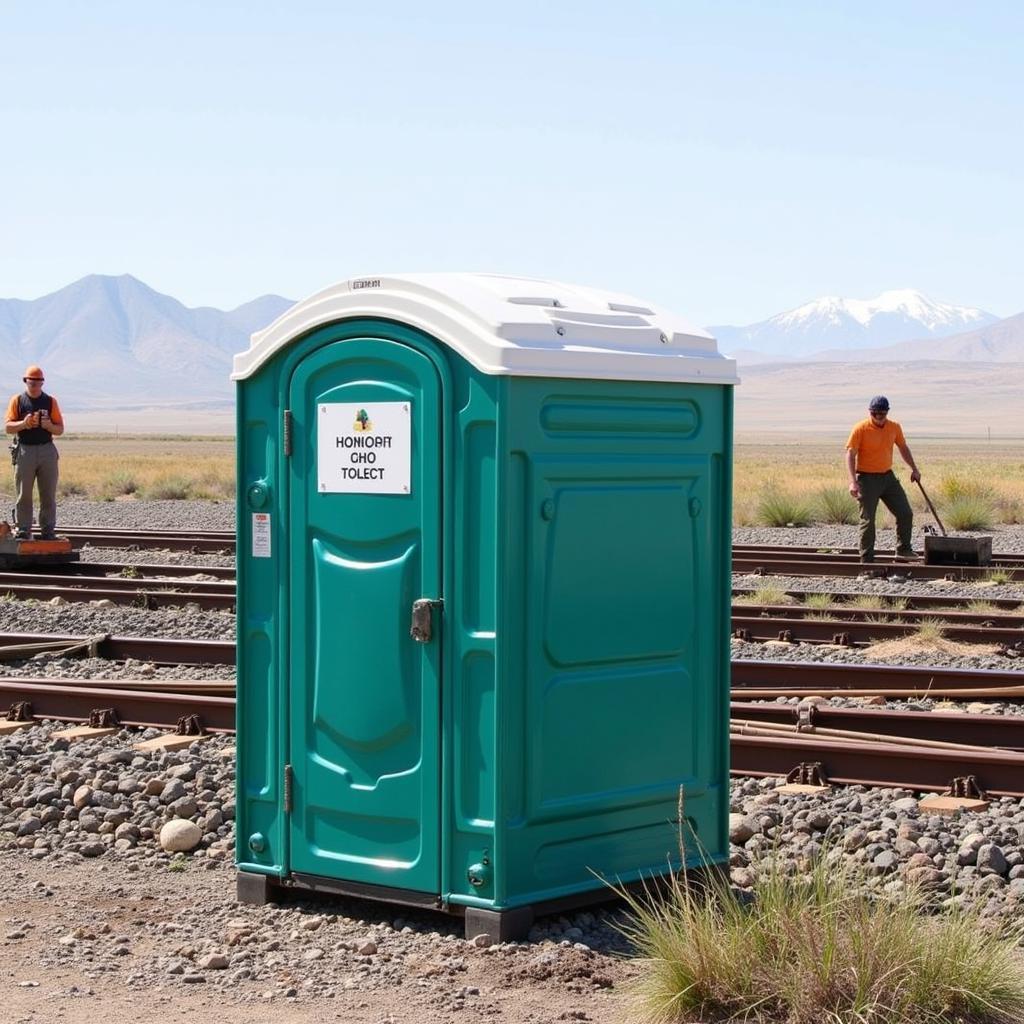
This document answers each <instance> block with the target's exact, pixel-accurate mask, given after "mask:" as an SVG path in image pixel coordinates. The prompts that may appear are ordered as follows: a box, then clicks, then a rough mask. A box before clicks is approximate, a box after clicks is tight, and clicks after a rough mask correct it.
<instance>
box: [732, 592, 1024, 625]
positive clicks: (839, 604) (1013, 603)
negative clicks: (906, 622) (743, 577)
mask: <svg viewBox="0 0 1024 1024" xmlns="http://www.w3.org/2000/svg"><path fill="white" fill-rule="evenodd" d="M772 589H773V590H774V589H775V588H774V587H773V588H772ZM756 593H757V591H756V590H752V589H750V588H749V587H747V588H744V587H736V588H734V589H733V599H734V600H735V598H736V597H737V596H738V595H743V594H756ZM779 593H784V594H786V595H787V596H789V597H792V598H795V599H796V600H797V601H800V602H803V601H805V600H806V599H807V598H808V597H828V598H829V599H830V600H831V601H832V602H833V604H832V606H831V607H829V608H811V607H809V606H808V605H806V604H804V605H786V606H785V607H787V608H798V607H804V608H807V610H808V611H817V612H821V611H829V612H831V611H833V610H841V609H842V608H844V607H848V608H852V607H854V604H855V602H856V601H858V600H863V599H864V598H866V597H872V598H877V599H878V600H879V601H881V602H886V601H891V602H899V604H898V608H897V605H895V604H893V605H885V606H883V605H881V604H880V605H879V606H878V607H877V608H874V609H867V608H862V609H859V610H862V611H875V612H878V613H885V612H888V611H890V610H898V609H902V610H904V611H933V610H935V609H937V608H939V609H941V608H949V609H952V610H956V609H957V608H961V609H962V608H965V607H967V606H968V605H969V604H971V603H973V602H977V603H984V604H985V605H987V606H988V607H989V609H990V612H991V613H992V614H1012V613H1013V612H1019V613H1020V615H1021V617H1022V618H1024V601H1021V600H1020V599H1018V598H1014V597H993V596H991V595H990V594H988V593H986V594H985V595H984V596H979V597H977V598H973V597H950V596H949V595H948V594H927V595H921V594H913V595H903V594H889V595H885V594H863V593H853V592H842V593H841V592H839V591H829V592H828V593H823V592H821V591H808V590H780V591H779ZM737 603H739V602H737ZM747 607H760V606H755V605H748V606H747ZM979 614H985V613H979Z"/></svg>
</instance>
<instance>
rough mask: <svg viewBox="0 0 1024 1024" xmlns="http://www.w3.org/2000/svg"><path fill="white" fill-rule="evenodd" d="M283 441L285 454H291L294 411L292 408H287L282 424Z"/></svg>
mask: <svg viewBox="0 0 1024 1024" xmlns="http://www.w3.org/2000/svg"><path fill="white" fill-rule="evenodd" d="M281 441H282V444H283V445H284V453H285V455H291V453H292V411H291V409H285V411H284V421H283V423H282V426H281Z"/></svg>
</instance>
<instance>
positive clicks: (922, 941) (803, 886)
mask: <svg viewBox="0 0 1024 1024" xmlns="http://www.w3.org/2000/svg"><path fill="white" fill-rule="evenodd" d="M778 865H779V862H778V861H777V860H773V861H771V862H770V863H769V864H767V865H762V869H761V871H760V872H759V874H758V878H757V882H756V884H755V887H754V892H753V900H752V902H750V903H747V902H745V901H742V902H741V900H740V899H739V898H738V897H737V896H736V894H735V893H734V892H733V891H732V890H731V889H730V887H729V885H728V882H727V881H725V880H722V879H715V880H712V882H711V883H710V884H709V885H706V886H703V887H700V888H698V887H696V886H694V885H691V884H688V883H687V882H686V881H685V880H684V881H676V883H675V884H674V885H673V887H672V889H671V891H670V893H669V895H668V898H666V899H664V900H659V899H656V898H653V897H652V898H637V897H630V896H626V899H627V900H628V901H629V903H630V906H631V909H632V911H633V918H632V922H631V923H628V924H626V925H625V926H623V931H624V932H625V934H626V935H627V936H628V938H629V939H630V940H631V941H632V942H633V944H634V946H635V948H636V950H637V952H638V954H639V956H640V957H641V958H642V961H643V968H644V970H643V973H642V976H641V978H640V980H639V982H638V983H637V985H636V987H635V989H634V992H633V999H634V1002H635V1009H636V1011H637V1012H636V1014H635V1016H634V1019H641V1020H645V1021H651V1022H653V1024H686V1022H693V1024H696V1022H701V1024H719V1022H726V1021H740V1020H742V1021H746V1022H748V1024H811V1022H814V1024H817V1022H824V1024H855V1022H856V1024H954V1022H971V1024H1009V1022H1011V1021H1019V1020H1020V1019H1021V1018H1022V1017H1024V964H1022V961H1021V958H1020V957H1019V955H1018V951H1017V949H1016V936H1012V937H999V936H995V935H993V934H992V933H991V932H990V931H989V930H987V929H985V928H984V927H982V925H981V921H980V918H979V916H978V913H976V912H971V911H965V910H952V911H948V912H946V913H942V914H938V915H932V914H929V913H928V911H929V910H930V909H931V908H930V905H929V901H928V900H927V898H926V897H925V896H924V895H923V894H922V893H920V892H919V891H916V890H913V889H911V890H909V891H907V892H905V893H904V894H899V895H897V894H894V895H892V896H891V897H882V896H872V895H868V894H867V893H866V892H865V888H866V883H867V879H866V876H865V875H864V874H862V873H859V872H858V869H856V868H853V867H851V866H848V865H847V864H846V863H844V862H843V861H842V860H841V859H834V858H831V857H821V858H819V859H818V860H817V862H816V864H815V865H814V866H813V868H812V869H811V871H810V873H809V874H808V875H804V876H798V877H790V876H787V875H786V874H785V872H784V871H783V869H782V868H781V867H780V866H778Z"/></svg>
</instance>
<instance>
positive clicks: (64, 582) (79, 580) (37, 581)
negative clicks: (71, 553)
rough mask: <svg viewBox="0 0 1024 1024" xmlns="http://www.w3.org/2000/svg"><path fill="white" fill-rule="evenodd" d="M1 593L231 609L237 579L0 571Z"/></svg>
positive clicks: (25, 597)
mask: <svg viewBox="0 0 1024 1024" xmlns="http://www.w3.org/2000/svg"><path fill="white" fill-rule="evenodd" d="M77 564H79V565H81V564H82V563H77ZM0 596H7V597H15V598H18V599H20V600H36V601H51V600H53V598H55V597H57V598H61V599H62V600H64V601H99V600H107V601H113V602H114V603H115V604H123V605H132V606H134V607H137V608H166V607H172V606H176V605H182V604H196V605H198V606H199V607H200V608H207V609H213V610H221V611H231V610H233V609H234V607H235V581H234V580H233V579H219V580H191V579H185V578H182V577H181V576H177V577H174V578H171V579H168V578H166V577H160V576H91V575H84V574H81V573H59V574H58V573H42V572H4V571H0Z"/></svg>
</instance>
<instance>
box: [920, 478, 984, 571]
mask: <svg viewBox="0 0 1024 1024" xmlns="http://www.w3.org/2000/svg"><path fill="white" fill-rule="evenodd" d="M917 486H918V487H920V488H921V493H922V494H923V495H924V500H925V501H927V502H928V507H929V508H930V509H931V510H932V515H933V516H935V522H937V523H938V524H939V529H940V530H941V531H942V536H941V537H936V536H935V534H933V533H932V534H926V535H925V538H924V562H925V565H991V564H992V538H991V537H950V536H949V535H948V534H947V533H946V528H945V527H944V526H943V525H942V520H941V519H940V518H939V513H938V512H936V511H935V506H934V505H933V504H932V499H931V498H929V497H928V492H927V491H926V490H925V489H924V487H923V486H922V484H921V481H920V480H918V481H917Z"/></svg>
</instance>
